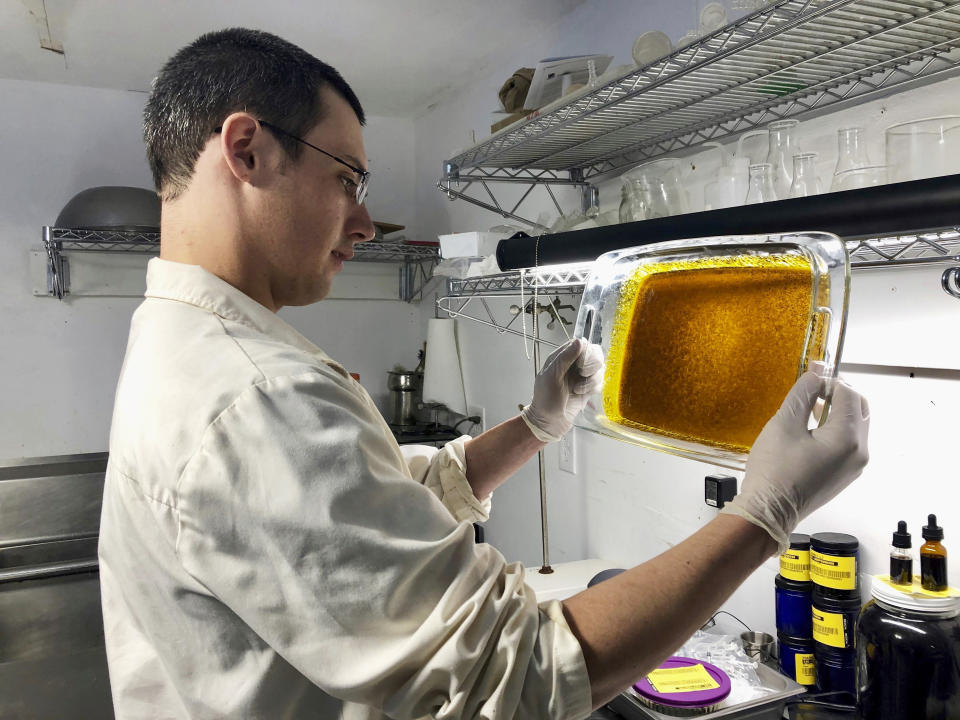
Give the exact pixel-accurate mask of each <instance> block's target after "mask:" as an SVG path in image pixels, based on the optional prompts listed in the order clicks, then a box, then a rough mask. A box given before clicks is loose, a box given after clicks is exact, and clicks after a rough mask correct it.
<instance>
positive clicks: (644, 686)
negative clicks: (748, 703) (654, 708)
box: [633, 655, 730, 708]
mask: <svg viewBox="0 0 960 720" xmlns="http://www.w3.org/2000/svg"><path fill="white" fill-rule="evenodd" d="M694 665H703V667H704V669H705V670H706V671H707V673H708V674H709V675H710V677H712V678H713V679H714V680H716V681H717V684H718V685H719V686H720V687H717V688H711V689H709V690H689V691H687V692H679V693H664V692H658V691H657V690H655V689H654V688H653V685H651V684H650V681H649V680H648V679H647V677H646V676H644V678H643V679H642V680H641V681H640V682H638V683H637V684H636V685H634V686H633V688H634V690H636V691H637V692H638V693H640V695H642V696H643V697H645V698H648V699H650V700H653V701H655V702H658V703H660V704H662V705H672V706H674V707H687V708H697V707H706V706H708V705H716V704H717V703H718V702H720V701H721V700H723V699H724V698H725V697H726V696H727V695H729V694H730V678H729V677H727V674H726V673H725V672H724V671H723V670H721V669H720V668H718V667H717V666H716V665H711V664H710V663H707V662H703V661H702V660H694V659H693V658H688V657H680V656H677V655H675V656H673V657H671V658H667V659H666V660H664V661H663V662H662V663H661V664H660V666H659V667H658V668H657V670H669V669H673V668H682V667H693V666H694Z"/></svg>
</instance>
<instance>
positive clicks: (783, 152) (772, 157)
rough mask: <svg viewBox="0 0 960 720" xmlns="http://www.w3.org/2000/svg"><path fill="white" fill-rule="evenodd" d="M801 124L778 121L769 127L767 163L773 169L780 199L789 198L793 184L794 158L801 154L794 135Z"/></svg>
mask: <svg viewBox="0 0 960 720" xmlns="http://www.w3.org/2000/svg"><path fill="white" fill-rule="evenodd" d="M799 124H800V123H799V121H797V120H777V121H776V122H772V123H770V124H769V125H767V131H768V132H769V133H770V149H769V150H768V151H767V160H766V161H767V162H768V163H770V165H771V167H772V168H773V187H774V190H775V192H776V193H777V197H778V198H785V197H786V196H787V193H789V192H790V184H791V183H792V182H793V156H794V155H798V154H799V153H800V148H798V147H797V142H796V140H795V139H794V137H793V134H794V130H795V129H796V127H797V125H799Z"/></svg>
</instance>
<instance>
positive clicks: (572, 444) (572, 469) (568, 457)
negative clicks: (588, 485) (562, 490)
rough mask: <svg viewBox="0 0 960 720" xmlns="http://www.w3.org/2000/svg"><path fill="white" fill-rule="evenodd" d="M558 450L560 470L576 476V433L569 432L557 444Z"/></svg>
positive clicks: (574, 431) (573, 431)
mask: <svg viewBox="0 0 960 720" xmlns="http://www.w3.org/2000/svg"><path fill="white" fill-rule="evenodd" d="M559 446H560V447H559V450H560V469H561V470H563V471H565V472H568V473H570V474H571V475H576V474H577V431H576V430H575V429H574V430H571V431H570V432H568V433H567V434H566V435H564V436H563V438H562V439H561V440H560V443H559Z"/></svg>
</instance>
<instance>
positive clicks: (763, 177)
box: [743, 163, 777, 205]
mask: <svg viewBox="0 0 960 720" xmlns="http://www.w3.org/2000/svg"><path fill="white" fill-rule="evenodd" d="M776 199H777V191H776V190H775V189H774V187H773V166H772V165H771V164H770V163H757V164H756V165H751V166H750V186H749V187H748V188H747V199H746V201H745V202H744V203H743V204H744V205H756V204H757V203H764V202H772V201H773V200H776Z"/></svg>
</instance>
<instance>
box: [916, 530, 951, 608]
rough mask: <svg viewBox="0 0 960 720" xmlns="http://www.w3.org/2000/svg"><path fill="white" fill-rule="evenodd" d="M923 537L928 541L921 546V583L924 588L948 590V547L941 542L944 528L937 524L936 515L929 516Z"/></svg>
mask: <svg viewBox="0 0 960 720" xmlns="http://www.w3.org/2000/svg"><path fill="white" fill-rule="evenodd" d="M923 539H924V540H926V542H925V543H924V544H923V545H921V546H920V584H921V585H923V589H924V590H946V589H947V549H946V548H945V547H944V546H943V545H942V544H941V543H940V541H941V540H943V528H942V527H940V526H939V525H937V516H936V515H928V516H927V524H926V525H924V526H923Z"/></svg>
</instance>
